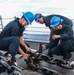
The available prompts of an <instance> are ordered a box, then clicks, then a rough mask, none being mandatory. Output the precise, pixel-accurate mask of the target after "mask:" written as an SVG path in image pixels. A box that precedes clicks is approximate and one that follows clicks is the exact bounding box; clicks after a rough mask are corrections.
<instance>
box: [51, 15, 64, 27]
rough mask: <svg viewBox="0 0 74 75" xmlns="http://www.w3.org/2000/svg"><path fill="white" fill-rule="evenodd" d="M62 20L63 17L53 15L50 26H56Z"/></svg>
mask: <svg viewBox="0 0 74 75" xmlns="http://www.w3.org/2000/svg"><path fill="white" fill-rule="evenodd" d="M62 22H63V19H60V18H59V17H58V16H53V17H52V18H51V20H50V27H55V26H58V25H59V24H61V23H62Z"/></svg>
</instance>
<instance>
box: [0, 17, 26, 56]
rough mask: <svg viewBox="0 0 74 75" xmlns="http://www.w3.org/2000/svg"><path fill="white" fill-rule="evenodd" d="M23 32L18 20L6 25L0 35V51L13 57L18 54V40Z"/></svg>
mask: <svg viewBox="0 0 74 75" xmlns="http://www.w3.org/2000/svg"><path fill="white" fill-rule="evenodd" d="M24 30H25V28H24V26H22V25H21V24H20V23H19V18H17V19H15V20H13V21H11V22H10V23H8V24H7V25H6V26H5V27H4V29H3V30H2V32H1V34H0V49H1V50H6V51H8V53H9V54H11V55H12V56H13V57H14V56H15V55H16V54H17V52H18V48H19V46H20V40H19V38H20V36H22V35H23V31H24Z"/></svg>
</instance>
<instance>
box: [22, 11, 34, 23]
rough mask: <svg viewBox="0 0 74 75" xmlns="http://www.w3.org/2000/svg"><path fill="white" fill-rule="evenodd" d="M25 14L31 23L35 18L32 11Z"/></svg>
mask: <svg viewBox="0 0 74 75" xmlns="http://www.w3.org/2000/svg"><path fill="white" fill-rule="evenodd" d="M23 16H24V18H25V19H26V20H27V22H28V23H29V24H31V23H32V22H33V20H34V18H35V16H34V15H33V13H32V12H26V13H24V12H23Z"/></svg>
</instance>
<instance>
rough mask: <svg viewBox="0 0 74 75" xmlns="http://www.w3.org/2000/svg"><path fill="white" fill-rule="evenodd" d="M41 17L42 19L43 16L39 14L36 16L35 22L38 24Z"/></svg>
mask: <svg viewBox="0 0 74 75" xmlns="http://www.w3.org/2000/svg"><path fill="white" fill-rule="evenodd" d="M40 17H41V14H39V13H37V14H35V21H36V22H38V20H39V19H40Z"/></svg>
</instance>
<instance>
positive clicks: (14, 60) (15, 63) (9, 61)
mask: <svg viewBox="0 0 74 75" xmlns="http://www.w3.org/2000/svg"><path fill="white" fill-rule="evenodd" d="M6 59H7V62H8V64H9V65H10V66H12V65H14V66H18V65H17V62H16V59H15V57H12V56H11V54H8V55H7V57H6Z"/></svg>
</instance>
